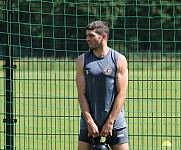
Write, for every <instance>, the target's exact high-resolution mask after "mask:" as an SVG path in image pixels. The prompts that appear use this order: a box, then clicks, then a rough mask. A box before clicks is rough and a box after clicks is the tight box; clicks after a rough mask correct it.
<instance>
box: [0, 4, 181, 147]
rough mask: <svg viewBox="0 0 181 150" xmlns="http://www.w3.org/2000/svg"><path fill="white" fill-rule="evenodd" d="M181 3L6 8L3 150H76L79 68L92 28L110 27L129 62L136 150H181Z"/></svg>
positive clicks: (0, 72) (0, 16) (129, 116)
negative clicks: (87, 31) (88, 30)
mask: <svg viewBox="0 0 181 150" xmlns="http://www.w3.org/2000/svg"><path fill="white" fill-rule="evenodd" d="M180 14H181V4H180V1H179V0H159V1H158V0H152V1H151V0H127V1H124V0H117V1H113V0H102V1H100V0H99V1H95V0H77V1H70V0H43V1H42V0H4V1H0V59H1V60H0V64H1V65H0V66H1V67H0V85H1V86H0V149H7V150H10V149H17V150H21V149H27V150H31V149H32V150H41V149H43V150H45V149H46V150H54V149H57V150H59V149H60V150H67V149H68V150H75V149H77V137H78V132H79V117H80V108H79V105H78V101H77V91H76V85H75V69H76V68H75V62H76V58H77V56H78V55H80V54H81V53H83V52H85V51H88V47H87V45H86V42H85V27H86V25H87V24H88V23H89V22H91V21H93V20H104V21H107V22H108V24H109V25H110V29H111V31H110V32H111V34H110V39H109V46H110V47H112V48H114V49H116V50H117V51H119V52H121V53H122V54H124V55H125V56H126V58H127V60H128V67H129V87H128V94H127V101H126V104H125V111H126V112H125V113H126V120H127V123H128V130H129V137H130V149H132V150H161V149H172V150H180V149H181V139H180V134H181V122H180V119H181V102H180V100H181V92H180V89H181V78H180V76H181V50H180V47H181V30H180V28H181V15H180Z"/></svg>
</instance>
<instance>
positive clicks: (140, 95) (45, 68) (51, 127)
mask: <svg viewBox="0 0 181 150" xmlns="http://www.w3.org/2000/svg"><path fill="white" fill-rule="evenodd" d="M1 63H3V62H1ZM155 63H157V64H154V63H150V62H146V63H144V62H142V63H139V62H136V61H135V62H134V63H131V62H130V63H129V88H128V94H127V101H126V104H125V112H126V119H127V122H128V127H129V135H130V148H131V149H134V150H145V149H146V150H160V149H162V148H161V146H162V142H163V141H165V140H168V141H170V142H171V143H172V147H171V148H172V149H174V150H179V149H180V148H181V140H180V133H181V128H180V123H181V122H180V116H181V103H180V99H181V94H180V89H181V82H180V76H181V72H180V61H178V60H177V61H176V60H175V61H174V64H172V65H174V66H173V67H172V68H169V69H168V68H167V69H166V68H163V67H165V66H167V67H168V66H169V64H168V62H165V61H162V63H161V65H158V61H157V62H155ZM15 64H16V65H17V66H19V67H17V69H16V70H15V71H14V90H13V96H14V103H13V104H14V118H16V119H17V123H16V124H15V127H14V129H15V130H14V132H15V134H14V140H15V141H14V143H15V147H16V148H17V149H27V150H31V149H32V150H35V149H36V150H42V149H47V150H48V149H57V150H59V149H60V150H75V149H76V148H77V135H78V130H79V116H80V109H79V105H78V101H77V91H76V85H75V63H74V62H69V61H63V62H61V61H57V60H55V61H51V63H50V62H48V61H46V62H44V61H40V62H39V61H37V60H36V61H35V60H32V61H30V60H29V61H28V63H26V62H24V61H17V62H15ZM158 67H160V68H158ZM37 70H38V71H37ZM0 77H1V78H0V84H1V86H0V95H1V99H0V117H1V120H2V119H3V118H4V115H5V97H4V96H3V95H4V91H5V86H4V78H3V77H4V72H3V70H1V71H0ZM4 131H5V124H4V123H2V122H1V123H0V133H1V134H0V149H3V148H4V145H5V141H4V137H5V132H4Z"/></svg>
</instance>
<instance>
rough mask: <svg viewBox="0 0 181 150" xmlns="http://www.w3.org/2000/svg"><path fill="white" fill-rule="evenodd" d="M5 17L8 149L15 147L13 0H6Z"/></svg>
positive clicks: (5, 120) (11, 149)
mask: <svg viewBox="0 0 181 150" xmlns="http://www.w3.org/2000/svg"><path fill="white" fill-rule="evenodd" d="M5 4H6V11H5V17H6V21H7V26H6V30H7V36H6V44H7V46H6V53H5V55H6V57H5V66H4V68H5V70H6V119H4V122H5V123H6V150H13V147H14V139H13V138H14V123H15V121H14V116H13V47H12V44H13V43H12V15H13V14H12V13H13V9H12V0H6V3H5Z"/></svg>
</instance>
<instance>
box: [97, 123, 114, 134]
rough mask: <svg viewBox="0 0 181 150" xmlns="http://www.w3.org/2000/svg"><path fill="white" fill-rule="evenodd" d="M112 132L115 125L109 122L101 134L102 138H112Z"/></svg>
mask: <svg viewBox="0 0 181 150" xmlns="http://www.w3.org/2000/svg"><path fill="white" fill-rule="evenodd" d="M112 130H113V123H111V122H109V121H107V122H106V123H105V124H104V126H103V128H102V130H101V132H100V136H103V137H107V136H112Z"/></svg>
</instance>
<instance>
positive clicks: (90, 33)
mask: <svg viewBox="0 0 181 150" xmlns="http://www.w3.org/2000/svg"><path fill="white" fill-rule="evenodd" d="M86 41H87V44H88V46H89V48H90V49H92V50H97V49H99V48H100V47H101V46H102V41H103V37H102V35H99V34H97V33H95V30H86Z"/></svg>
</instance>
